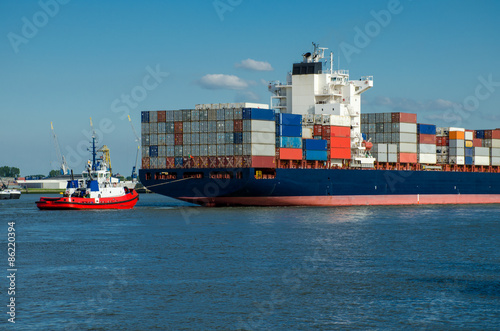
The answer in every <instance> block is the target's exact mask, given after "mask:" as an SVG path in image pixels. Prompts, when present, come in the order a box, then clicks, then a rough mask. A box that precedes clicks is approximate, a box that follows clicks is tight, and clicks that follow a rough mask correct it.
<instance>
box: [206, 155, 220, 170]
mask: <svg viewBox="0 0 500 331" xmlns="http://www.w3.org/2000/svg"><path fill="white" fill-rule="evenodd" d="M217 165H218V162H217V156H209V157H208V167H209V168H217Z"/></svg>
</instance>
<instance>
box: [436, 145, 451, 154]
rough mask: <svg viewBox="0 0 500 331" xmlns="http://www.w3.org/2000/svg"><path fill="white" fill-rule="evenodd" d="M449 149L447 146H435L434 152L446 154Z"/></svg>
mask: <svg viewBox="0 0 500 331" xmlns="http://www.w3.org/2000/svg"><path fill="white" fill-rule="evenodd" d="M449 152H450V149H449V147H448V146H436V154H443V155H448V154H449Z"/></svg>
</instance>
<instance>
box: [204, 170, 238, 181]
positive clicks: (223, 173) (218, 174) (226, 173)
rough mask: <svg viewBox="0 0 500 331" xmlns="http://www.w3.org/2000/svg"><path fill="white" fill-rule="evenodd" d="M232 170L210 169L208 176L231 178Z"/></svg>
mask: <svg viewBox="0 0 500 331" xmlns="http://www.w3.org/2000/svg"><path fill="white" fill-rule="evenodd" d="M233 177H234V175H233V172H232V171H211V172H210V178H212V179H231V178H233Z"/></svg>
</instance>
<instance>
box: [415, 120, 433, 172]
mask: <svg viewBox="0 0 500 331" xmlns="http://www.w3.org/2000/svg"><path fill="white" fill-rule="evenodd" d="M417 139H418V146H417V151H418V158H417V159H418V162H419V163H421V164H436V162H437V159H436V126H435V125H431V124H417Z"/></svg>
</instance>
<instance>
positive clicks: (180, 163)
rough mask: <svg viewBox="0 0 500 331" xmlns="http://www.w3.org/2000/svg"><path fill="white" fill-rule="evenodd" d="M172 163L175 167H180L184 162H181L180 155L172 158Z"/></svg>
mask: <svg viewBox="0 0 500 331" xmlns="http://www.w3.org/2000/svg"><path fill="white" fill-rule="evenodd" d="M174 163H175V167H176V168H181V167H182V164H183V163H184V162H183V159H182V157H176V158H175V160H174Z"/></svg>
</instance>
